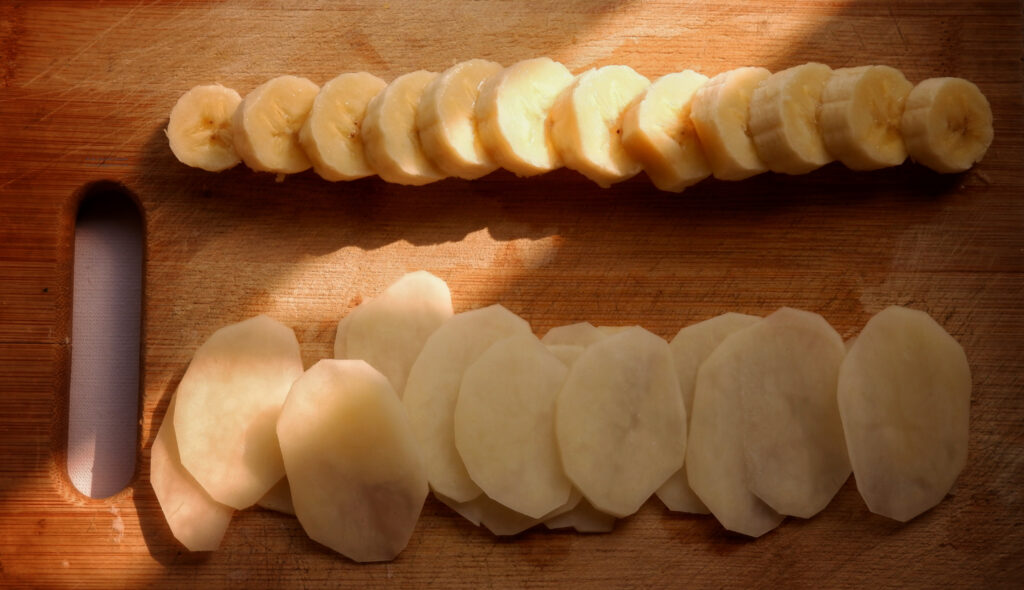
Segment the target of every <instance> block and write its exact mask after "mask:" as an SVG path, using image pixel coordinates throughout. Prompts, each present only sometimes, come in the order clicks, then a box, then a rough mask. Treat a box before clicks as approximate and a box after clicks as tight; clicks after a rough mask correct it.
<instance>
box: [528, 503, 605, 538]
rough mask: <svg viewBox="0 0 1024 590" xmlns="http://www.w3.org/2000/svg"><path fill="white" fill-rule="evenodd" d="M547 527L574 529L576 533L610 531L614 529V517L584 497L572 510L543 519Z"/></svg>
mask: <svg viewBox="0 0 1024 590" xmlns="http://www.w3.org/2000/svg"><path fill="white" fill-rule="evenodd" d="M544 526H546V527H548V528H549V529H552V530H556V529H569V528H571V529H575V530H576V532H578V533H610V532H612V530H614V529H615V517H614V516H612V515H610V514H605V513H604V512H601V511H600V510H598V509H597V508H594V507H593V506H592V505H591V504H590V502H587V500H586V498H583V499H581V500H580V503H579V504H577V505H576V506H575V507H574V508H573V509H572V510H570V511H568V512H566V513H564V514H558V515H555V516H553V517H551V518H548V519H547V520H545V521H544Z"/></svg>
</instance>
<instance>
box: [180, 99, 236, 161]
mask: <svg viewBox="0 0 1024 590" xmlns="http://www.w3.org/2000/svg"><path fill="white" fill-rule="evenodd" d="M241 102H242V97H241V96H239V95H238V93H237V92H235V91H234V90H232V89H231V88H227V87H225V86H221V85H220V84H211V85H209V86H196V87H195V88H193V89H192V90H189V91H188V92H186V93H185V94H183V95H182V96H181V98H179V99H178V102H176V103H175V104H174V108H173V109H171V117H170V121H168V123H167V131H166V133H167V141H168V143H170V145H171V151H172V152H174V157H175V158H178V160H179V161H181V163H182V164H185V165H187V166H192V167H193V168H202V169H203V170H207V171H209V172H220V171H221V170H227V169H228V168H231V167H232V166H234V165H235V164H237V163H239V162H240V161H241V158H239V157H238V152H237V151H235V142H234V139H233V138H232V133H231V115H233V114H234V113H235V109H236V108H238V104H239V103H241Z"/></svg>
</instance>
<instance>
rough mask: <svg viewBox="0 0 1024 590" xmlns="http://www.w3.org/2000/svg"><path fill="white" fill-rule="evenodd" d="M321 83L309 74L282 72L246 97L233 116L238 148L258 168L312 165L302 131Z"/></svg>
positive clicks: (293, 169)
mask: <svg viewBox="0 0 1024 590" xmlns="http://www.w3.org/2000/svg"><path fill="white" fill-rule="evenodd" d="M318 92H320V87H319V86H317V85H316V84H314V83H313V82H311V81H309V80H307V79H306V78H299V77H297V76H279V77H277V78H274V79H272V80H269V81H267V82H265V83H263V84H262V85H260V86H258V87H257V88H256V89H255V90H253V91H252V92H250V93H249V94H247V95H246V96H245V99H243V100H242V103H241V104H240V105H238V108H237V109H236V110H235V114H234V117H233V119H232V131H233V133H234V138H235V149H237V150H238V154H239V155H240V156H242V161H243V162H245V165H246V166H248V167H249V168H252V169H253V170H256V171H257V172H275V173H277V174H294V173H297V172H302V171H303V170H307V169H308V168H309V167H310V166H312V162H310V161H309V157H308V156H306V152H305V150H303V149H302V145H301V144H300V143H299V131H300V130H301V129H302V125H303V124H304V123H305V122H306V117H308V116H309V111H310V109H312V108H313V101H314V100H315V99H316V95H317V93H318Z"/></svg>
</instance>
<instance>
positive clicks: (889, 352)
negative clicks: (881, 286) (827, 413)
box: [839, 306, 971, 522]
mask: <svg viewBox="0 0 1024 590" xmlns="http://www.w3.org/2000/svg"><path fill="white" fill-rule="evenodd" d="M970 405H971V370H970V367H969V366H968V363H967V356H966V355H965V354H964V351H963V348H961V347H960V345H959V344H958V343H957V342H956V340H954V339H953V337H952V336H950V335H949V334H948V333H947V332H946V331H945V330H944V329H943V328H942V326H940V325H939V324H937V323H936V322H935V320H933V319H932V318H931V317H930V316H929V315H928V314H927V313H925V312H923V311H917V310H912V309H907V308H905V307H898V306H893V307H889V308H887V309H884V310H882V311H881V312H879V313H878V314H876V315H875V316H874V317H873V318H871V319H870V320H869V321H868V323H867V325H865V326H864V329H863V330H862V331H861V333H860V335H859V336H858V337H857V339H856V341H854V343H853V345H852V346H851V347H850V351H849V353H847V355H846V359H845V360H844V361H843V365H842V367H841V368H840V369H839V410H840V415H841V416H842V420H843V430H844V432H845V434H846V444H847V446H848V448H849V451H850V461H851V462H852V463H853V473H854V478H855V479H856V481H857V489H858V490H859V491H860V495H861V497H863V498H864V501H865V502H866V503H867V505H868V508H869V509H870V510H871V511H872V512H874V513H876V514H881V515H883V516H887V517H889V518H893V519H895V520H899V521H901V522H906V521H908V520H910V519H911V518H914V517H915V516H917V515H918V514H921V513H922V512H924V511H926V510H928V509H930V508H932V507H933V506H935V505H936V504H938V503H939V502H940V501H942V499H943V498H944V497H945V496H946V494H947V493H948V492H949V490H950V488H951V487H952V486H953V483H954V482H955V481H956V478H957V476H958V475H959V474H960V471H961V470H962V469H963V468H964V465H965V464H966V462H967V433H968V426H969V422H970Z"/></svg>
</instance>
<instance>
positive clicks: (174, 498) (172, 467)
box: [149, 396, 235, 551]
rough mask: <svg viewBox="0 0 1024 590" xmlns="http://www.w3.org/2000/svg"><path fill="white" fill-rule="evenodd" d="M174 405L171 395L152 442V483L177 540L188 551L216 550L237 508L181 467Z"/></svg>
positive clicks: (150, 476) (174, 401) (150, 475)
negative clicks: (222, 502) (204, 487)
mask: <svg viewBox="0 0 1024 590" xmlns="http://www.w3.org/2000/svg"><path fill="white" fill-rule="evenodd" d="M175 405H176V398H175V397H173V396H172V397H171V403H170V404H168V405H167V413H166V414H164V420H163V422H161V423H160V430H158V431H157V433H156V439H154V440H153V448H152V449H151V450H150V459H149V483H150V484H151V485H152V486H153V491H154V492H156V499H157V501H158V502H160V509H161V510H163V513H164V518H166V519H167V524H168V525H170V527H171V533H172V534H173V535H174V538H175V539H177V540H178V541H180V542H181V544H182V545H184V546H185V547H186V548H187V549H188V550H189V551H213V550H214V549H216V548H217V547H219V546H220V542H221V539H223V538H224V532H225V531H227V530H228V524H229V523H230V522H231V515H233V514H234V513H235V509H234V508H232V507H230V506H225V505H224V504H221V503H220V502H217V501H216V500H214V499H213V498H211V497H210V494H207V493H206V490H204V489H203V486H201V485H199V483H198V482H197V481H196V480H195V478H194V477H192V475H191V474H190V473H189V472H188V471H187V470H186V469H185V468H184V467H183V466H182V465H181V460H180V458H179V456H178V439H177V437H176V436H175V435H174V408H175Z"/></svg>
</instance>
